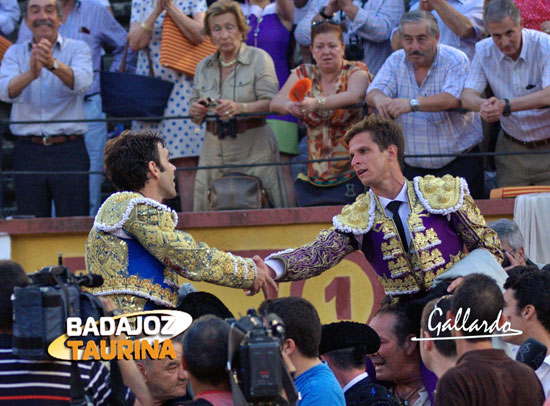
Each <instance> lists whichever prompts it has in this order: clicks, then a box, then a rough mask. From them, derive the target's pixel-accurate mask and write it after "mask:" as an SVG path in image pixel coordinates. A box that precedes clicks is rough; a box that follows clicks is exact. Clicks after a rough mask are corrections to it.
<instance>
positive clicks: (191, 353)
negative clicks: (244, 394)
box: [183, 314, 230, 386]
mask: <svg viewBox="0 0 550 406" xmlns="http://www.w3.org/2000/svg"><path fill="white" fill-rule="evenodd" d="M229 330H230V327H229V325H228V324H227V323H226V322H225V321H223V320H222V319H220V318H219V317H216V316H213V315H211V314H209V315H206V316H202V317H200V318H198V319H197V320H195V321H194V322H193V324H191V326H190V327H189V329H188V330H187V331H186V332H185V334H184V336H183V358H184V359H185V362H186V364H187V370H188V371H189V373H190V374H191V375H193V376H194V377H195V378H197V380H198V381H200V382H205V383H210V384H212V385H216V386H217V385H221V384H226V385H227V386H229V375H228V373H227V371H226V370H225V366H226V364H227V343H228V339H229Z"/></svg>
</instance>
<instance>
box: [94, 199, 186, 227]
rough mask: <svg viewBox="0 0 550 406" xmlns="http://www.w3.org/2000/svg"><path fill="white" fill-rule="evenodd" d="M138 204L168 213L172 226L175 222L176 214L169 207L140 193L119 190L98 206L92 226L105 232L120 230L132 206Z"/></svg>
mask: <svg viewBox="0 0 550 406" xmlns="http://www.w3.org/2000/svg"><path fill="white" fill-rule="evenodd" d="M139 204H145V205H148V206H152V207H155V208H156V209H158V210H160V211H165V212H168V213H170V214H171V215H172V217H173V220H174V227H175V225H176V224H177V221H178V217H177V214H176V212H174V211H173V210H172V209H171V208H170V207H168V206H166V205H164V204H162V203H159V202H157V201H156V200H153V199H149V198H147V197H144V196H143V195H142V194H140V193H134V192H119V193H115V194H113V195H111V196H109V198H108V199H107V200H106V201H105V202H104V203H103V205H102V206H101V207H100V209H99V211H98V213H97V215H96V217H95V220H94V227H95V228H97V229H98V230H101V231H105V232H113V231H116V230H120V229H121V228H122V226H123V225H124V223H126V221H127V220H128V218H129V217H130V213H131V212H132V210H133V209H134V207H135V206H136V205H139Z"/></svg>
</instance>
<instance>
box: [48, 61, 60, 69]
mask: <svg viewBox="0 0 550 406" xmlns="http://www.w3.org/2000/svg"><path fill="white" fill-rule="evenodd" d="M56 69H59V63H58V62H57V59H54V60H53V64H52V67H51V68H48V70H49V71H51V72H53V71H54V70H56Z"/></svg>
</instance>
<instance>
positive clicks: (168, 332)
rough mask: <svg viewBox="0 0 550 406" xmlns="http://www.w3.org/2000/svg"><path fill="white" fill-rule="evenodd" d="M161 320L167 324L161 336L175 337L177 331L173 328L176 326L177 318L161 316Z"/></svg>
mask: <svg viewBox="0 0 550 406" xmlns="http://www.w3.org/2000/svg"><path fill="white" fill-rule="evenodd" d="M160 319H161V320H162V321H165V322H166V324H165V325H164V327H163V328H162V330H161V332H160V334H161V335H163V336H171V335H174V334H175V332H176V331H175V330H174V329H173V328H172V327H173V326H174V323H175V321H176V319H175V317H174V316H166V315H161V316H160Z"/></svg>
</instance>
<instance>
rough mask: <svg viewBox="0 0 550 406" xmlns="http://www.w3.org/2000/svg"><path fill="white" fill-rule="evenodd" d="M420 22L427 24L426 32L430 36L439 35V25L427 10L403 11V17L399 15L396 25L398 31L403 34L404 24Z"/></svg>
mask: <svg viewBox="0 0 550 406" xmlns="http://www.w3.org/2000/svg"><path fill="white" fill-rule="evenodd" d="M422 22H425V23H426V24H428V33H429V34H430V35H431V36H432V37H437V36H438V35H439V25H438V24H437V20H436V19H435V17H434V15H433V14H432V13H430V12H428V11H425V10H419V9H416V10H411V11H409V12H407V13H405V14H404V15H403V17H401V20H400V21H399V25H398V29H399V33H400V34H401V35H403V26H404V25H405V24H415V23H422Z"/></svg>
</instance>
